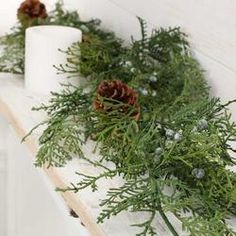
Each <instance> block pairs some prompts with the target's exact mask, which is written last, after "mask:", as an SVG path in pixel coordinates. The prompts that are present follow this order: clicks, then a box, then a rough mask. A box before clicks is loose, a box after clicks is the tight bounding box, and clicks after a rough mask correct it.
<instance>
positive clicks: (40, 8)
mask: <svg viewBox="0 0 236 236" xmlns="http://www.w3.org/2000/svg"><path fill="white" fill-rule="evenodd" d="M17 17H18V19H19V21H20V22H21V24H22V25H23V26H24V27H29V26H32V25H33V24H34V23H35V22H37V21H38V20H39V19H45V18H46V17H47V10H46V7H45V5H44V4H43V3H41V2H40V1H39V0H25V1H24V2H22V3H21V5H20V7H19V8H18V11H17Z"/></svg>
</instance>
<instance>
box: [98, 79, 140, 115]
mask: <svg viewBox="0 0 236 236" xmlns="http://www.w3.org/2000/svg"><path fill="white" fill-rule="evenodd" d="M104 98H108V99H111V101H105V102H104ZM137 98H138V96H137V93H136V91H135V90H134V89H132V88H130V87H129V86H128V85H127V84H125V83H123V82H122V81H120V80H104V81H102V82H101V84H100V85H99V86H98V88H97V97H96V99H95V101H94V108H95V109H96V110H97V111H105V112H111V111H114V110H118V111H120V112H122V113H128V112H129V111H130V107H134V108H135V110H134V112H133V113H132V114H131V116H132V117H134V118H135V119H136V120H138V119H139V116H140V106H139V104H138V101H137V100H138V99H137ZM113 100H114V102H113ZM116 101H118V102H122V103H124V105H123V106H117V105H118V103H117V102H116Z"/></svg>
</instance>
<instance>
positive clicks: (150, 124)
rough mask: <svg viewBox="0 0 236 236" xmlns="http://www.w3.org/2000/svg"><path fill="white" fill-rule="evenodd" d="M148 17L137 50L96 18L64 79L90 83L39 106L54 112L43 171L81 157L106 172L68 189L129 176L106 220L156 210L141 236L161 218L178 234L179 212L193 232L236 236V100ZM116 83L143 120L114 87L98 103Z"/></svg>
mask: <svg viewBox="0 0 236 236" xmlns="http://www.w3.org/2000/svg"><path fill="white" fill-rule="evenodd" d="M139 21H140V25H141V32H142V38H141V40H135V39H132V44H131V45H130V46H124V45H123V43H122V40H120V39H118V38H117V37H116V36H115V35H114V34H113V33H111V32H106V31H103V30H101V29H99V28H98V27H97V26H96V27H94V26H93V24H94V22H91V23H90V24H91V25H87V26H86V34H84V37H83V42H82V43H75V44H73V45H72V47H71V48H69V49H68V50H67V51H66V52H64V53H66V54H67V57H68V59H67V61H68V63H67V64H66V65H58V66H57V68H58V71H59V73H65V72H66V73H71V75H72V76H77V75H82V76H84V77H85V78H86V82H85V83H84V84H83V85H82V86H80V87H79V88H77V87H73V86H71V85H67V86H64V88H63V90H62V91H61V92H60V93H52V98H51V100H50V101H49V104H43V105H42V106H40V107H38V108H34V109H35V110H43V111H46V113H47V115H48V120H47V121H45V122H44V124H45V123H46V124H47V128H46V129H45V130H44V132H43V134H42V136H41V137H40V139H39V145H40V148H39V152H38V154H37V160H36V165H37V166H43V165H44V164H46V165H48V166H57V167H60V166H64V165H65V164H66V163H67V162H68V161H69V160H70V159H71V158H72V156H74V155H78V156H79V157H80V158H82V159H84V160H85V161H87V162H88V163H89V164H90V165H92V166H94V168H100V169H101V173H100V174H98V175H91V176H90V175H87V174H86V173H80V172H79V173H77V174H78V176H82V177H83V180H82V181H80V182H78V183H72V184H71V186H68V188H67V189H59V190H61V191H74V192H78V191H82V190H83V189H86V188H91V189H92V191H97V190H98V188H99V187H98V185H97V183H98V181H99V180H100V179H102V178H113V177H115V176H122V177H123V179H124V184H123V185H122V186H120V187H118V188H111V189H110V190H109V191H108V192H107V197H106V199H104V200H102V201H101V204H100V205H101V207H102V212H101V214H100V216H99V217H98V219H97V220H98V222H99V223H102V222H103V221H104V220H106V219H109V218H110V217H112V216H114V215H117V214H119V213H120V212H123V211H130V212H147V213H148V214H149V217H148V219H147V220H146V221H145V222H143V223H140V224H136V225H133V226H134V227H138V228H140V233H139V234H137V235H140V236H141V235H156V233H157V231H158V229H156V228H155V227H154V226H153V221H154V220H155V216H156V215H159V216H161V217H162V219H163V220H164V222H165V223H166V225H167V227H168V228H169V230H170V232H171V233H172V234H173V235H175V236H176V235H179V234H178V233H177V232H176V230H175V228H174V226H173V225H172V224H171V222H170V220H169V219H168V217H167V214H166V213H171V214H173V215H174V216H175V217H176V218H177V219H178V220H179V221H180V222H181V223H182V226H183V230H185V231H186V232H188V234H189V235H191V236H208V235H209V236H222V235H225V236H226V235H227V236H233V235H236V232H235V231H234V229H233V228H232V227H231V226H230V225H229V224H228V222H227V219H229V218H230V217H233V216H235V215H236V174H235V172H233V171H231V170H230V168H229V167H230V166H233V165H234V164H235V159H234V158H233V157H232V156H231V155H230V152H235V150H234V149H233V148H232V146H231V145H230V142H232V141H235V137H236V124H235V123H234V122H232V121H231V115H230V113H229V112H228V109H227V107H228V105H229V104H230V103H232V102H234V101H230V102H228V103H227V104H224V105H222V104H221V102H220V100H219V99H218V98H210V97H209V94H208V91H209V88H208V86H207V84H206V82H205V79H204V74H203V72H202V70H201V67H200V66H199V64H198V62H197V61H196V60H195V59H194V57H193V56H192V54H191V50H190V48H189V44H188V42H187V37H186V35H185V34H183V33H182V32H181V31H180V29H179V28H169V29H164V28H161V29H158V30H153V32H152V34H151V35H150V36H148V35H147V33H146V23H145V22H144V21H143V20H142V19H139ZM95 25H96V24H95ZM114 80H115V81H116V80H119V81H121V82H122V83H124V84H126V85H127V86H129V88H132V89H133V90H135V91H136V92H137V94H138V103H139V105H140V112H141V115H140V117H139V119H134V117H133V116H132V114H133V112H134V109H136V108H134V107H132V106H130V105H129V103H125V102H123V100H122V101H121V100H117V99H114V93H110V91H111V90H109V89H110V88H109V86H108V87H106V89H107V90H108V92H107V96H104V97H102V98H100V97H99V99H101V100H99V101H100V102H101V103H102V106H101V109H99V110H98V109H96V107H95V106H94V101H96V99H97V97H98V96H99V94H98V91H99V90H98V88H99V85H101V83H102V82H104V81H107V83H108V84H109V81H110V82H112V83H113V84H114V82H113V81H114ZM121 82H119V83H118V84H121ZM119 86H120V85H119ZM121 88H122V86H121ZM112 89H114V91H115V93H116V95H117V94H118V95H119V98H123V97H124V96H125V97H127V96H128V95H129V96H130V91H131V90H129V89H127V91H128V92H127V93H128V94H126V93H125V92H124V94H120V93H119V91H120V87H118V88H113V87H112ZM133 90H132V91H133ZM104 91H105V90H104ZM131 97H132V96H131ZM124 106H125V107H128V108H129V109H128V110H125V112H124ZM104 107H106V108H108V109H104ZM121 108H122V109H121ZM36 128H37V127H36ZM33 131H34V129H33V130H32V131H31V132H30V134H31V133H32V132H33ZM91 139H92V140H93V141H94V142H95V143H97V145H98V144H99V148H96V150H97V151H98V152H99V154H100V157H98V159H97V160H92V159H90V157H87V156H85V155H84V154H83V148H82V147H83V145H84V144H86V142H87V141H88V140H91ZM108 162H112V163H114V164H115V167H113V168H109V167H108V165H107V163H108Z"/></svg>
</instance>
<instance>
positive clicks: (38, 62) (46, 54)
mask: <svg viewBox="0 0 236 236" xmlns="http://www.w3.org/2000/svg"><path fill="white" fill-rule="evenodd" d="M81 39H82V33H81V31H80V30H79V29H75V28H72V27H65V26H35V27H30V28H28V29H27V30H26V42H25V87H26V89H28V90H31V91H33V92H36V93H39V94H45V95H48V94H49V93H50V92H51V91H60V90H61V89H62V87H61V83H72V84H79V78H74V79H68V78H67V76H66V75H65V74H57V70H56V69H55V68H54V67H53V65H56V66H59V65H60V64H65V63H66V57H67V56H66V54H65V53H62V52H60V51H59V50H58V49H61V50H67V48H68V47H70V46H71V45H72V43H74V42H81Z"/></svg>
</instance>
